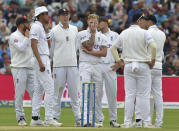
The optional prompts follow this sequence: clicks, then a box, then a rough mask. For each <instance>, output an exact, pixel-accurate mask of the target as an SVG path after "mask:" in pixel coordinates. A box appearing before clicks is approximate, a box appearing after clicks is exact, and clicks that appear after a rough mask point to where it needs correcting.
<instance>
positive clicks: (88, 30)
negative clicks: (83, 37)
mask: <svg viewBox="0 0 179 131" xmlns="http://www.w3.org/2000/svg"><path fill="white" fill-rule="evenodd" d="M87 32H88V33H89V34H91V32H90V29H89V27H88V28H87ZM96 33H98V30H97V29H96Z"/></svg>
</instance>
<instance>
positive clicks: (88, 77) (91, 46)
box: [77, 14, 107, 127]
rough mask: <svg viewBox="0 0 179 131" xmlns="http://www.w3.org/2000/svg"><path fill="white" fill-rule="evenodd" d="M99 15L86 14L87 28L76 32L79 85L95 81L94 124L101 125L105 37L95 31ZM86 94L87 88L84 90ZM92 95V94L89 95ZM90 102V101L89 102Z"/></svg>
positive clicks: (102, 116) (105, 52)
mask: <svg viewBox="0 0 179 131" xmlns="http://www.w3.org/2000/svg"><path fill="white" fill-rule="evenodd" d="M98 20H99V17H98V16H97V15H95V14H90V15H89V16H88V20H87V22H88V29H87V30H84V31H81V32H79V33H78V42H77V43H78V45H77V47H78V48H79V62H80V65H79V70H80V81H81V86H82V83H84V82H95V83H96V117H97V120H98V122H97V124H96V126H100V127H101V126H103V121H104V115H103V113H102V105H101V101H102V97H101V96H102V70H101V64H102V57H105V56H106V55H107V47H106V46H107V38H106V36H104V35H103V34H102V33H100V32H98V31H97V27H98ZM85 96H87V88H86V91H85ZM91 96H92V95H91ZM91 103H92V102H91ZM84 104H85V108H84V109H85V111H84V119H85V121H86V115H87V110H86V109H87V108H86V106H87V100H86V99H85V103H84Z"/></svg>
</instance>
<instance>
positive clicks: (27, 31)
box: [25, 29, 29, 38]
mask: <svg viewBox="0 0 179 131" xmlns="http://www.w3.org/2000/svg"><path fill="white" fill-rule="evenodd" d="M25 37H27V38H29V30H27V29H26V31H25Z"/></svg>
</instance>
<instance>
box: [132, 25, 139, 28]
mask: <svg viewBox="0 0 179 131" xmlns="http://www.w3.org/2000/svg"><path fill="white" fill-rule="evenodd" d="M130 27H134V28H140V26H139V25H131V26H130Z"/></svg>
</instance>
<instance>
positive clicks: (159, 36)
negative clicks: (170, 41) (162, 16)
mask: <svg viewBox="0 0 179 131" xmlns="http://www.w3.org/2000/svg"><path fill="white" fill-rule="evenodd" d="M148 32H149V33H150V34H151V36H152V38H153V39H154V41H155V43H156V45H157V53H156V59H155V65H154V67H153V68H154V69H162V59H163V54H164V53H163V47H164V43H165V40H166V36H165V33H164V32H162V31H161V30H159V29H158V28H157V26H156V25H153V26H150V27H149V29H148Z"/></svg>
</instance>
